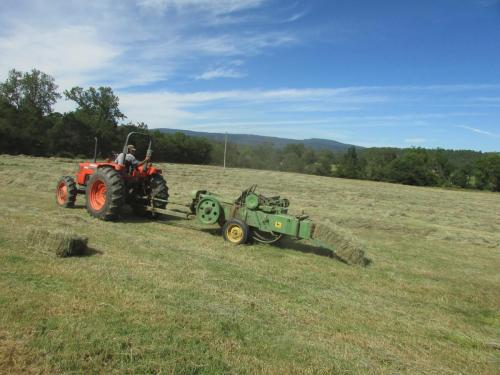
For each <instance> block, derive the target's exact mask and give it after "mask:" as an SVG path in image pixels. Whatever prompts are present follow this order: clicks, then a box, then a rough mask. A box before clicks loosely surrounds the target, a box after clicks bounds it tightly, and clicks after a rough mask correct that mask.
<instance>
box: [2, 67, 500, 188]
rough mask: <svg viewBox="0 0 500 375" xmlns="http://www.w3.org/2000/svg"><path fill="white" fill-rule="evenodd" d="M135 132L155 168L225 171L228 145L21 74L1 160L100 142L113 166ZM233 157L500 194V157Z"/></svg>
mask: <svg viewBox="0 0 500 375" xmlns="http://www.w3.org/2000/svg"><path fill="white" fill-rule="evenodd" d="M63 96H64V97H65V98H66V99H67V100H70V101H72V102H73V103H74V104H75V109H74V110H72V111H69V112H66V113H62V114H61V113H58V112H54V110H53V107H54V105H55V103H56V102H57V100H58V99H61V98H62V97H63ZM131 131H140V132H146V133H148V134H150V135H151V137H152V138H153V143H154V147H153V148H154V154H153V157H154V160H155V161H158V162H173V163H195V164H214V165H221V164H222V163H223V158H224V147H225V145H224V143H222V142H217V141H210V140H207V139H203V138H198V137H189V136H186V135H185V134H183V133H175V134H165V133H161V132H159V131H157V130H156V131H155V130H150V129H148V127H147V124H145V123H143V122H139V123H132V122H126V116H125V114H123V113H122V112H121V110H120V108H119V98H118V97H117V96H116V95H115V94H114V93H113V90H112V89H111V88H110V87H99V88H94V87H89V88H87V89H84V88H81V87H73V88H71V89H70V90H66V91H64V92H63V93H62V94H61V93H59V92H58V86H57V85H56V84H55V81H54V79H53V78H52V77H51V76H49V75H47V74H45V73H43V72H40V71H38V70H36V69H33V70H32V71H30V72H20V71H17V70H15V69H13V70H11V71H10V72H9V74H8V77H7V79H6V80H5V81H4V82H2V83H0V153H9V154H27V155H35V156H61V157H78V158H90V157H91V156H92V155H93V152H94V139H95V138H97V139H98V141H99V157H100V158H108V157H110V156H111V154H112V153H113V152H120V151H121V150H122V147H123V142H124V140H125V136H126V134H127V133H129V132H131ZM134 143H136V146H137V148H138V149H139V150H141V149H144V150H145V148H146V144H145V140H140V139H136V140H134ZM226 151H227V165H228V166H229V167H240V168H254V169H267V170H278V171H288V172H299V173H307V174H314V175H321V176H332V177H343V178H354V179H367V180H374V181H385V182H394V183H402V184H409V185H418V186H448V187H461V188H475V189H483V190H492V191H500V155H499V154H498V153H481V152H476V151H454V150H442V149H437V150H428V149H423V148H411V149H398V148H367V149H361V148H354V147H352V148H350V149H349V150H348V151H347V152H335V153H334V152H332V151H329V150H313V149H311V148H308V147H306V146H304V145H303V144H289V145H286V146H285V147H283V148H278V147H275V146H274V145H273V144H272V143H264V144H258V145H255V146H248V145H238V144H233V143H229V144H228V145H227V150H226ZM139 157H140V155H139Z"/></svg>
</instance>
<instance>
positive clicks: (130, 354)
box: [0, 155, 500, 374]
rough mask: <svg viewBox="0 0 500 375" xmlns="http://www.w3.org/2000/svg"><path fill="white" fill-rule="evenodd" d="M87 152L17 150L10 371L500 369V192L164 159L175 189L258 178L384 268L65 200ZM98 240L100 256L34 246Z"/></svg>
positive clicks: (2, 206)
mask: <svg viewBox="0 0 500 375" xmlns="http://www.w3.org/2000/svg"><path fill="white" fill-rule="evenodd" d="M76 165H77V163H76V161H74V160H69V159H57V158H34V157H22V156H19V157H13V156H5V155H2V156H0V173H1V176H2V178H1V179H0V196H2V197H3V199H2V200H1V201H0V210H1V212H2V215H1V216H0V228H1V229H0V290H1V291H2V292H1V293H0V373H5V374H7V373H9V374H12V373H14V374H15V373H19V374H26V373H37V374H38V373H43V374H54V373H71V374H80V373H81V374H89V373H106V374H111V373H116V374H126V373H130V374H136V373H151V374H152V373H162V374H170V373H180V374H195V373H196V374H222V373H227V374H254V373H263V374H294V373H295V374H305V373H318V374H322V373H325V374H327V373H328V374H331V373H349V374H366V373H377V374H388V373H393V374H394V373H397V374H415V373H421V374H448V373H465V374H495V373H498V372H497V371H498V363H499V362H498V361H499V351H498V348H499V342H500V315H499V311H500V290H499V288H498V285H500V273H499V272H498V270H499V269H500V218H499V216H498V207H500V194H495V193H487V192H473V191H452V190H443V189H436V188H417V187H411V186H401V185H392V184H384V183H375V182H368V181H355V180H346V179H335V178H328V177H318V176H308V175H301V174H293V173H280V172H269V171H254V170H246V169H245V170H244V169H226V170H223V169H222V168H219V167H211V166H197V165H180V164H177V165H176V164H164V165H161V168H162V169H163V170H164V172H165V174H166V176H167V180H168V183H169V186H170V192H171V199H172V200H173V201H176V202H188V201H189V199H190V198H189V191H190V190H192V189H197V188H206V189H208V190H211V191H215V192H219V193H221V194H224V195H228V196H236V195H237V194H238V193H239V192H240V191H241V190H242V189H244V188H246V187H248V186H249V185H251V184H253V183H257V184H259V188H260V191H261V192H264V193H269V194H282V195H283V196H285V197H288V198H289V199H290V201H291V209H292V211H293V212H295V213H300V212H301V210H305V212H306V213H308V214H310V215H311V216H312V217H313V218H314V219H315V220H317V221H324V220H329V221H331V222H334V223H336V224H338V225H340V226H342V227H344V228H347V229H349V230H351V231H352V232H353V234H354V235H355V236H356V237H357V238H358V239H359V240H360V241H362V242H363V243H364V244H365V247H366V251H367V256H368V257H369V258H370V259H371V260H372V263H371V265H370V266H368V267H365V268H362V267H356V266H348V265H346V264H343V263H341V262H339V261H337V260H335V259H334V258H332V257H329V256H328V255H329V254H327V253H321V252H318V251H316V249H315V248H312V247H310V246H308V245H307V244H301V243H299V242H293V241H285V242H284V243H283V244H281V245H280V246H279V247H276V246H267V245H265V246H264V245H257V244H251V245H245V246H240V247H234V246H231V245H230V244H228V243H226V242H224V241H223V240H222V238H221V236H220V230H219V229H218V228H217V227H213V228H212V227H211V228H203V230H195V229H193V227H197V226H196V225H194V224H192V223H189V222H184V221H182V220H178V219H174V218H173V217H172V218H170V219H169V220H167V221H162V220H160V221H149V220H145V219H140V218H136V217H133V216H131V215H126V216H125V217H124V220H123V221H121V222H117V223H112V222H102V221H98V220H95V219H92V218H90V217H89V215H88V214H87V212H86V210H85V208H84V206H83V204H84V200H83V199H82V198H78V200H77V207H76V208H74V209H62V208H59V207H57V206H56V204H55V199H54V189H55V183H56V181H57V178H58V177H59V176H60V175H65V174H74V173H75V169H76ZM33 227H42V228H46V229H48V230H56V229H63V230H67V231H74V232H78V233H81V234H83V235H86V236H88V237H89V241H90V242H89V245H90V246H91V247H92V252H91V254H90V255H88V256H83V257H76V258H66V259H60V258H56V257H54V256H53V255H52V254H49V253H46V252H43V251H39V250H38V249H37V248H36V247H35V248H32V247H28V246H27V245H26V236H27V233H28V232H29V230H30V228H33Z"/></svg>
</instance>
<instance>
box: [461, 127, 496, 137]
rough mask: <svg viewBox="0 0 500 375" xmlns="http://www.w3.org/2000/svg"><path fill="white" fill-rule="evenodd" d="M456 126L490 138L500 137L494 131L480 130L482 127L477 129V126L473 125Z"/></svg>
mask: <svg viewBox="0 0 500 375" xmlns="http://www.w3.org/2000/svg"><path fill="white" fill-rule="evenodd" d="M457 127H458V128H462V129H466V130H469V131H471V132H474V133H477V134H482V135H487V136H488V137H492V138H500V135H498V134H495V133H492V132H489V131H487V130H482V129H479V128H474V127H472V126H465V125H458V126H457Z"/></svg>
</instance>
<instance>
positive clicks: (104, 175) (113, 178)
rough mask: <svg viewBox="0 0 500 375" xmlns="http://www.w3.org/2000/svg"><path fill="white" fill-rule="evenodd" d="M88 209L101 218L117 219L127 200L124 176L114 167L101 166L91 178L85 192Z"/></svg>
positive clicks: (90, 212) (94, 215) (91, 213)
mask: <svg viewBox="0 0 500 375" xmlns="http://www.w3.org/2000/svg"><path fill="white" fill-rule="evenodd" d="M85 198H86V205H87V211H88V212H89V214H90V215H92V216H93V217H96V218H98V219H101V220H115V219H117V218H118V217H119V216H120V212H121V209H122V206H123V203H124V201H125V199H124V198H125V188H124V184H123V180H122V177H121V175H120V173H118V172H117V171H116V170H114V169H113V168H100V169H98V170H97V171H96V172H95V173H94V174H93V175H92V176H91V177H90V179H89V181H88V183H87V190H86V192H85Z"/></svg>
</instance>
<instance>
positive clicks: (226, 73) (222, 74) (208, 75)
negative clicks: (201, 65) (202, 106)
mask: <svg viewBox="0 0 500 375" xmlns="http://www.w3.org/2000/svg"><path fill="white" fill-rule="evenodd" d="M242 77H245V74H244V73H242V72H239V71H237V70H235V69H233V68H217V69H213V70H208V71H206V72H204V73H202V74H200V75H199V76H196V79H202V80H206V81H207V80H211V79H215V78H242Z"/></svg>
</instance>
